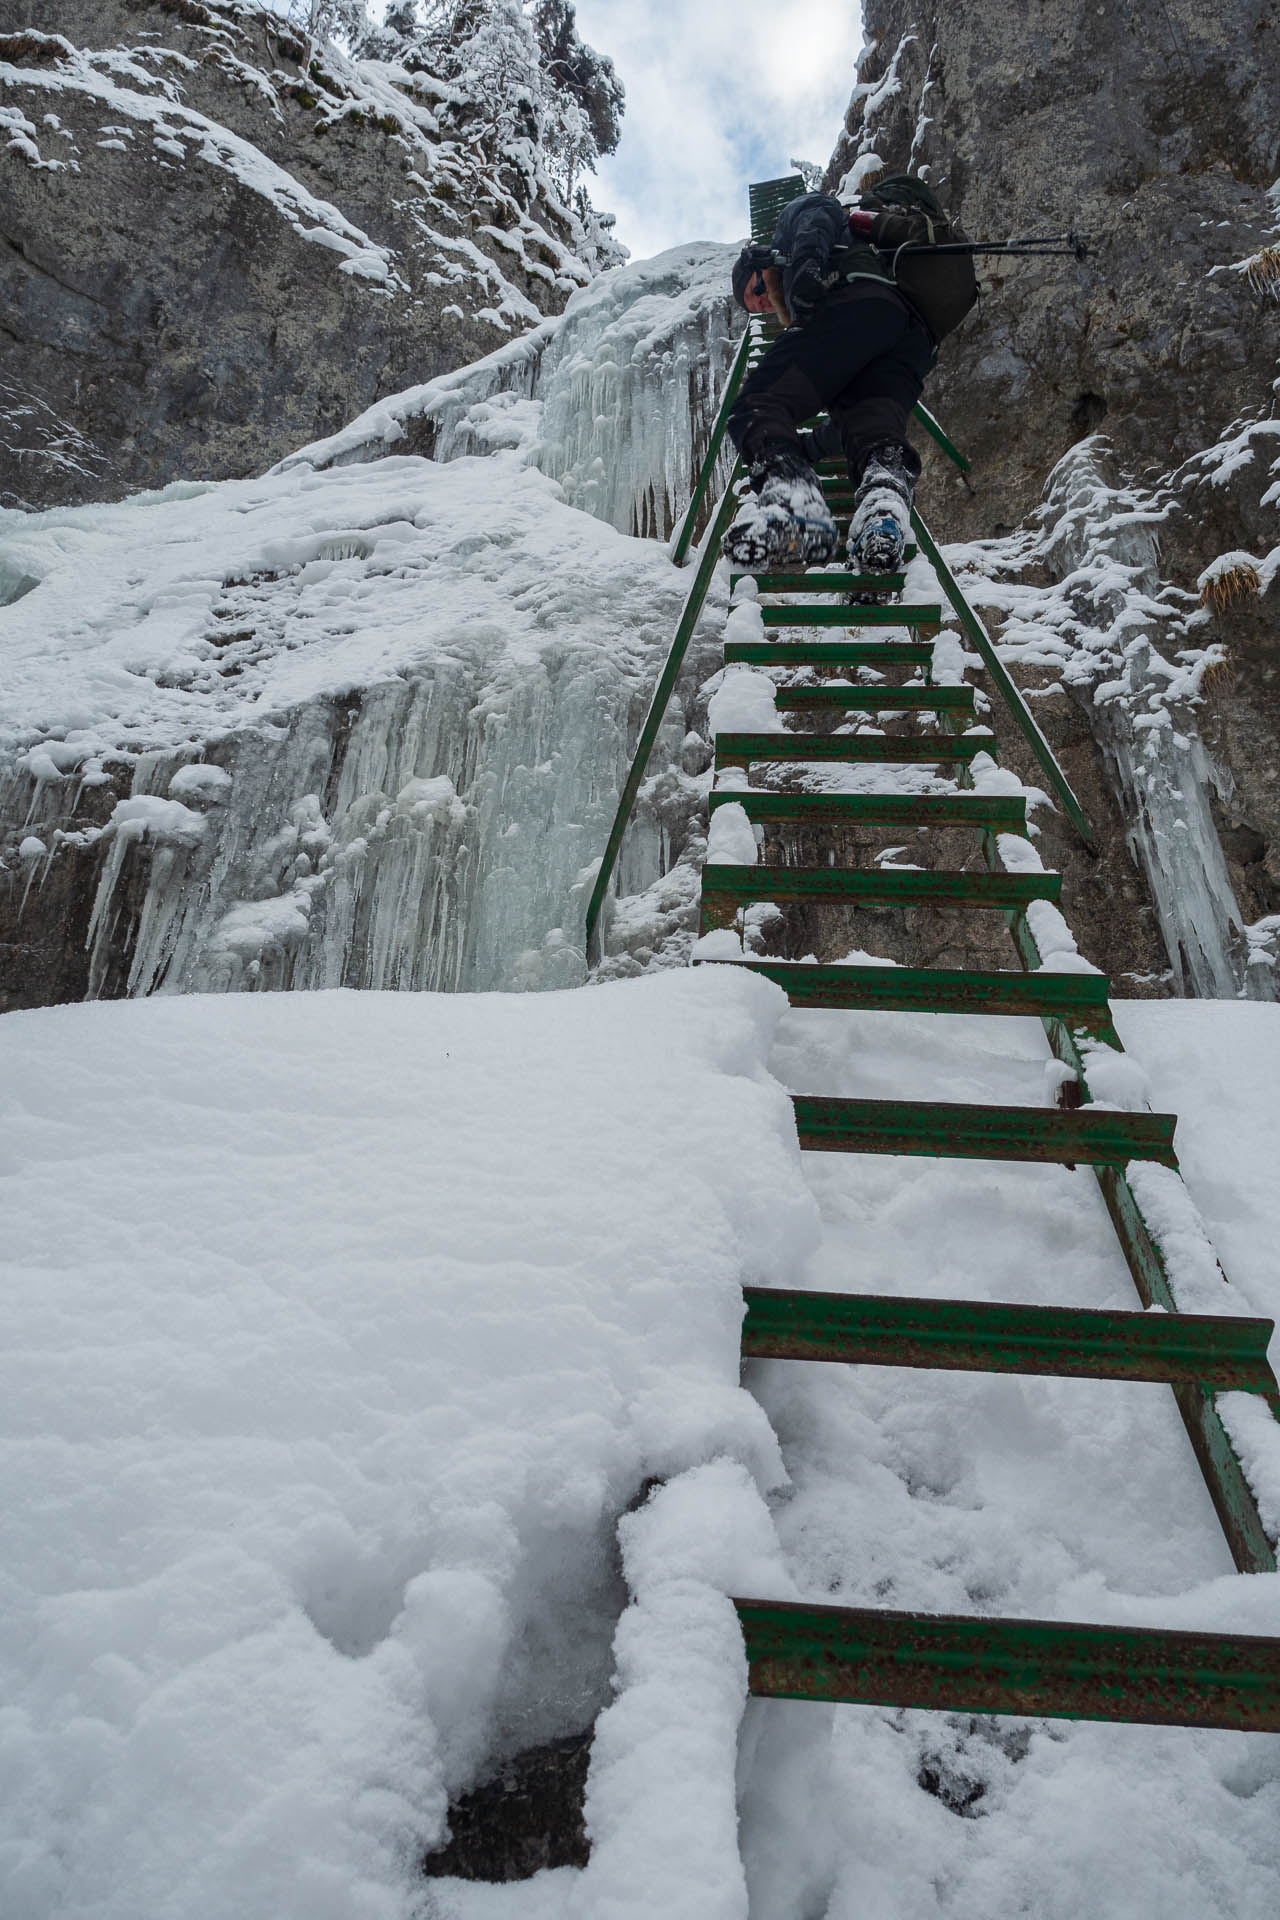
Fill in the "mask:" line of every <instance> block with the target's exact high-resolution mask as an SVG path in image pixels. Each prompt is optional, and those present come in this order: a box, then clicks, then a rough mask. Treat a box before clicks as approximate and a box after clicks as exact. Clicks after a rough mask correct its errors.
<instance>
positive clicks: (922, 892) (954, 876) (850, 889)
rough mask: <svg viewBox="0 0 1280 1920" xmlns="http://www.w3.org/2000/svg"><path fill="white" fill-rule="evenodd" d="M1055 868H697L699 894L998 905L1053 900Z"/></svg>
mask: <svg viewBox="0 0 1280 1920" xmlns="http://www.w3.org/2000/svg"><path fill="white" fill-rule="evenodd" d="M1061 892H1062V875H1061V874H1060V873H946V872H943V873H937V872H931V871H929V870H927V869H926V870H924V871H917V870H915V869H913V868H902V867H898V868H895V867H855V868H841V867H745V866H708V867H704V868H703V870H702V899H703V904H704V905H706V904H707V903H708V902H710V901H712V900H740V901H746V900H815V901H826V902H838V901H845V902H848V903H849V904H850V905H854V906H856V905H858V904H862V905H865V906H902V907H1000V908H1004V909H1005V910H1009V909H1013V910H1019V909H1021V908H1023V907H1025V906H1027V905H1028V904H1029V902H1030V901H1032V900H1057V899H1058V898H1059V897H1060V895H1061Z"/></svg>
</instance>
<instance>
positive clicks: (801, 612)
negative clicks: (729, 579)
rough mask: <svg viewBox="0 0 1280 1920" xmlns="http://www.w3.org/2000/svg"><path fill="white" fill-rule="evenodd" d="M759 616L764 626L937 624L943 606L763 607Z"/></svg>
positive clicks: (923, 625)
mask: <svg viewBox="0 0 1280 1920" xmlns="http://www.w3.org/2000/svg"><path fill="white" fill-rule="evenodd" d="M760 617H761V619H762V620H763V621H764V624H765V626H766V627H940V626H941V625H942V608H941V607H940V606H938V605H937V603H936V602H935V603H934V604H933V605H932V606H926V605H921V606H905V607H904V606H901V605H898V606H892V607H770V606H762V607H761V608H760Z"/></svg>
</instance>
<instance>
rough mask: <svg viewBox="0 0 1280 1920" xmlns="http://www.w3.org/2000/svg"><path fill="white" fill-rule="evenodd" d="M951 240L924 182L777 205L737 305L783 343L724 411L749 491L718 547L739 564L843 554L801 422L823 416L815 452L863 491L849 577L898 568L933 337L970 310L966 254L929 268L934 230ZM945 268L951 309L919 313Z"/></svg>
mask: <svg viewBox="0 0 1280 1920" xmlns="http://www.w3.org/2000/svg"><path fill="white" fill-rule="evenodd" d="M954 231H955V230H954V229H953V228H952V227H951V225H950V223H949V222H948V220H947V216H946V215H945V213H944V212H943V210H942V208H941V207H940V206H939V205H938V203H937V201H936V200H935V199H934V197H933V194H932V193H931V191H930V190H929V188H927V187H926V186H925V185H924V183H923V182H921V181H917V180H915V179H913V178H910V177H909V176H898V177H896V178H894V179H889V180H885V181H882V182H881V183H880V185H879V186H878V187H877V188H875V189H873V190H872V191H871V192H869V193H866V194H864V195H863V196H862V200H861V202H860V204H859V205H858V206H857V207H855V208H853V209H850V208H849V207H847V206H844V205H843V204H842V203H841V202H840V201H839V200H836V199H835V198H833V196H832V195H830V194H826V193H805V194H801V195H800V196H799V197H798V198H797V199H795V200H792V201H791V202H790V203H789V204H788V205H787V206H785V207H784V208H783V210H782V213H781V215H780V216H779V219H778V223H777V227H776V229H775V231H774V235H773V241H772V245H771V246H768V247H760V246H753V247H747V248H744V250H743V252H742V253H741V254H740V255H739V257H738V260H737V261H736V263H735V265H734V270H733V291H734V297H735V298H736V299H737V300H738V301H739V303H740V304H741V305H742V306H744V307H745V308H746V309H747V311H748V313H758V314H766V313H769V312H770V311H772V312H773V313H774V314H775V315H776V317H777V318H778V319H779V320H780V321H781V322H782V324H783V328H784V331H783V333H782V335H781V338H780V339H778V340H776V341H775V342H774V344H773V346H772V347H771V348H770V349H769V351H768V352H767V353H766V354H765V355H764V358H763V359H762V360H761V361H760V363H759V365H758V366H757V367H756V368H755V370H754V372H753V373H751V374H750V375H749V376H748V378H747V380H746V381H745V383H744V385H743V387H742V391H741V392H740V394H739V395H738V399H737V402H736V404H735V406H734V407H733V410H732V412H731V413H730V415H729V421H728V430H729V433H730V435H731V437H732V439H733V442H734V445H735V446H736V447H737V449H738V451H739V453H740V454H741V455H742V457H743V459H744V461H745V462H746V463H747V466H748V468H749V470H750V475H751V485H752V489H753V492H752V496H751V497H750V498H749V499H748V500H747V501H746V502H745V504H744V505H743V507H742V508H741V510H740V511H739V513H738V515H737V517H736V519H735V520H734V521H733V524H732V525H731V526H730V528H729V530H728V532H727V533H726V535H725V539H724V549H723V550H724V552H725V553H726V554H727V555H728V557H729V558H730V560H731V561H733V563H734V564H735V565H737V566H740V567H744V568H754V567H776V566H787V565H797V566H821V565H823V564H825V562H827V561H828V560H830V559H831V558H832V557H833V556H834V554H835V550H836V545H837V540H838V535H837V532H836V525H835V522H834V520H833V519H832V517H831V513H830V511H829V509H828V507H827V504H826V502H825V500H824V499H823V495H822V488H821V486H820V484H819V481H818V476H817V474H816V472H815V471H814V467H813V464H812V461H811V459H810V458H809V457H808V455H807V453H806V449H805V442H804V441H802V439H801V437H800V434H799V432H798V428H799V425H800V422H801V421H803V420H805V419H807V418H809V417H810V416H811V415H813V414H817V413H822V412H826V413H829V415H830V422H829V424H828V425H826V426H824V427H823V428H821V429H820V430H819V438H818V442H817V445H816V446H815V436H813V435H811V434H810V435H806V436H805V440H807V441H808V443H809V450H810V451H812V452H820V453H823V454H825V453H827V452H828V451H833V452H834V451H836V450H837V449H839V450H841V451H843V454H844V456H845V459H846V460H847V461H848V465H849V477H850V479H851V481H852V482H853V485H854V489H855V493H856V500H855V505H854V510H853V516H852V519H851V521H850V525H849V563H850V566H851V567H852V568H853V570H854V571H855V572H857V573H862V574H888V573H895V572H896V571H897V570H898V568H899V566H900V565H901V562H902V554H903V549H904V547H905V545H906V541H907V534H908V530H909V527H910V516H911V505H912V500H913V496H914V492H915V483H916V480H917V478H918V477H919V473H920V457H919V455H918V454H917V453H916V451H915V449H914V447H912V446H911V444H910V443H909V441H908V440H907V438H906V426H907V420H908V417H909V416H910V414H911V410H912V408H913V407H914V406H915V404H916V402H917V401H918V400H919V398H920V393H921V390H922V388H923V385H924V380H925V376H926V374H927V373H928V372H929V370H930V368H931V367H932V365H933V362H934V358H935V356H936V353H937V342H938V339H939V338H940V337H941V334H942V332H943V331H946V330H949V327H950V326H951V325H954V324H955V318H954V317H953V314H954V315H955V316H956V317H959V314H962V313H964V312H967V311H968V308H969V307H970V306H971V305H972V304H973V300H974V299H975V298H976V283H975V281H974V274H973V264H972V260H971V259H970V258H968V257H967V256H966V255H962V254H948V255H947V256H945V259H946V265H945V267H943V266H942V260H941V259H939V258H937V257H936V256H935V258H934V259H933V260H931V261H930V262H929V267H928V269H924V266H923V260H922V254H923V253H924V251H925V246H920V245H919V243H921V242H925V236H926V234H927V236H928V242H927V243H925V244H926V245H927V244H928V243H931V242H932V241H933V237H934V235H935V234H936V235H937V236H938V237H939V238H940V239H946V238H950V236H951V234H952V232H954ZM904 242H906V243H908V244H911V245H912V246H913V253H914V257H913V259H912V262H911V265H912V268H913V269H914V277H911V276H909V275H907V274H902V273H899V274H898V275H897V276H896V277H895V271H894V269H895V267H896V266H898V265H899V262H898V258H897V250H898V248H899V247H900V246H901V245H902V244H903V243H904ZM917 247H919V250H918V251H915V249H916V248H917ZM940 271H941V274H942V277H943V278H944V279H946V280H947V281H948V282H949V283H950V285H949V288H948V290H947V296H946V298H945V299H944V301H943V302H942V303H940V304H935V303H934V302H932V301H931V300H930V299H929V298H928V297H927V296H926V298H925V300H924V301H923V302H922V301H921V299H920V298H919V286H918V284H917V282H918V281H919V279H920V278H921V277H922V276H923V274H924V273H925V272H928V273H930V274H931V275H932V278H933V279H935V280H936V279H937V278H938V276H939V272H940ZM904 280H907V281H908V284H909V285H910V286H911V288H912V292H911V293H910V294H909V293H907V292H905V291H904V288H903V281H904ZM913 296H914V297H913ZM922 306H923V309H924V310H923V311H922ZM940 314H942V315H943V319H942V321H941V323H940V319H939V315H940ZM929 321H932V322H933V324H932V326H931V325H930V324H929Z"/></svg>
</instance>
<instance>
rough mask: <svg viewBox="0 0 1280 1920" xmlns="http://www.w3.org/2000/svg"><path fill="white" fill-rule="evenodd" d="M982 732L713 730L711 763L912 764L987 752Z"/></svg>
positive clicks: (988, 745)
mask: <svg viewBox="0 0 1280 1920" xmlns="http://www.w3.org/2000/svg"><path fill="white" fill-rule="evenodd" d="M993 745H994V741H993V739H992V736H991V735H990V734H987V733H966V734H961V735H960V736H959V738H956V737H955V736H954V735H947V734H935V735H933V736H931V737H930V736H926V735H922V734H891V733H718V734H717V735H716V765H717V766H718V767H731V766H745V765H746V764H747V762H748V761H749V760H848V761H866V760H873V761H877V762H881V763H884V764H887V765H889V766H895V765H897V766H917V765H928V764H930V763H936V764H938V765H942V764H943V763H952V762H955V761H957V760H972V758H973V756H974V754H975V753H989V752H990V751H991V748H992V746H993Z"/></svg>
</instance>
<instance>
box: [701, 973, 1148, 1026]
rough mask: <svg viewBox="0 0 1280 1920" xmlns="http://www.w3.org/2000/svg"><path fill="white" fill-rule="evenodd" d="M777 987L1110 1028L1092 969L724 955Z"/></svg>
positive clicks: (856, 1003)
mask: <svg viewBox="0 0 1280 1920" xmlns="http://www.w3.org/2000/svg"><path fill="white" fill-rule="evenodd" d="M703 964H704V965H716V964H721V965H724V966H739V967H746V968H747V969H748V970H749V971H750V972H752V973H759V974H763V975H764V977H765V979H766V980H772V981H774V982H775V984H776V985H778V986H780V987H782V988H783V989H784V991H785V992H786V994H787V997H788V999H789V1000H790V1002H791V1004H792V1006H793V1007H830V1008H832V1009H841V1010H845V1011H849V1010H854V1009H857V1010H862V1011H868V1010H869V1011H877V1010H878V1011H880V1012H883V1013H974V1014H993V1015H994V1014H1015V1015H1020V1016H1023V1017H1026V1016H1031V1017H1033V1018H1034V1017H1037V1016H1039V1017H1041V1018H1051V1019H1055V1020H1061V1021H1066V1022H1069V1023H1070V1025H1071V1026H1072V1027H1073V1028H1079V1029H1081V1030H1082V1031H1084V1032H1086V1033H1090V1034H1092V1033H1096V1032H1099V1031H1105V1030H1109V1029H1110V1025H1111V1009H1110V1007H1109V1005H1108V1003H1107V993H1106V986H1107V983H1106V980H1105V978H1104V977H1103V976H1102V975H1101V974H1092V973H1038V974H1022V973H969V972H965V971H962V970H960V969H958V968H957V969H950V968H943V967H842V966H834V967H832V966H822V965H819V964H817V963H815V962H813V961H794V960H790V961H789V960H728V961H723V962H720V963H717V962H714V961H708V962H703Z"/></svg>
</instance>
